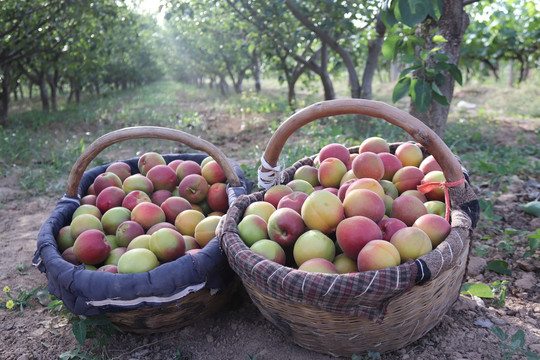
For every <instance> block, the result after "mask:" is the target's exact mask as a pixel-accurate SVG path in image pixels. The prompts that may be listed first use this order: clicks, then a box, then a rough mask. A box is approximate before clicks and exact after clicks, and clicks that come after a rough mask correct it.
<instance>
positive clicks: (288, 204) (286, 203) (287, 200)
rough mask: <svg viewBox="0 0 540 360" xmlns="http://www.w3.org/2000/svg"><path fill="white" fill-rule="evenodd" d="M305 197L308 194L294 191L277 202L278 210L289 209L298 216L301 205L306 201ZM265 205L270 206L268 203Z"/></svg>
mask: <svg viewBox="0 0 540 360" xmlns="http://www.w3.org/2000/svg"><path fill="white" fill-rule="evenodd" d="M307 197H308V194H306V193H304V192H300V191H294V192H292V193H290V194H289V195H285V196H284V197H282V198H281V200H279V203H278V209H282V208H289V209H293V210H294V211H296V212H297V213H298V214H300V213H301V211H302V205H304V201H306V199H307ZM265 203H266V202H265ZM266 204H269V205H272V204H270V203H266Z"/></svg>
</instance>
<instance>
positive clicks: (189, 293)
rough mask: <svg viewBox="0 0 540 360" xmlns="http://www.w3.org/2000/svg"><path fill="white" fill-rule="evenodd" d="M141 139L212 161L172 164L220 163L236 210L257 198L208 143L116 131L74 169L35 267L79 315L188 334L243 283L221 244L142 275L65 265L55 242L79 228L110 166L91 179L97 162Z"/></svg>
mask: <svg viewBox="0 0 540 360" xmlns="http://www.w3.org/2000/svg"><path fill="white" fill-rule="evenodd" d="M139 138H157V139H166V140H173V141H178V142H180V143H183V144H185V145H187V146H189V147H191V148H192V149H195V150H200V151H203V152H204V153H205V154H202V153H200V154H177V155H164V158H165V159H166V161H167V162H170V161H172V160H175V159H182V160H194V161H196V162H198V163H201V161H202V160H203V159H204V158H205V157H207V156H208V155H210V156H212V157H213V158H214V160H216V161H217V162H218V163H219V164H220V165H221V167H222V168H223V171H224V172H225V175H226V177H227V180H228V196H229V204H232V202H234V200H235V199H236V198H237V197H238V196H239V195H240V194H246V193H249V192H250V189H251V184H252V183H251V182H249V181H247V180H246V179H245V177H244V174H243V172H242V170H241V168H240V167H239V166H238V165H237V164H235V163H234V162H232V161H230V160H228V159H227V158H226V157H225V155H224V154H223V153H222V152H221V151H220V150H219V149H218V148H216V147H215V146H214V145H212V144H210V143H209V142H207V141H205V140H202V139H200V138H197V137H195V136H193V135H190V134H186V133H184V132H182V131H179V130H174V129H168V128H162V127H153V126H140V127H132V128H124V129H120V130H117V131H113V132H111V133H108V134H106V135H104V136H102V137H100V138H98V139H97V140H96V141H94V142H93V143H92V144H91V145H90V146H88V147H87V148H86V149H85V151H84V153H83V154H82V155H81V156H80V157H79V159H78V160H77V161H76V162H75V164H74V165H73V168H72V170H71V172H70V175H69V178H68V182H67V189H66V194H65V195H64V197H63V198H62V199H61V200H60V201H59V203H58V204H57V206H56V208H55V210H54V211H53V214H52V215H51V217H50V218H49V219H48V220H47V221H46V222H45V223H44V224H43V225H42V227H41V229H40V232H39V235H38V242H37V251H36V254H35V258H34V263H35V264H36V265H37V266H38V268H39V269H40V270H41V271H42V272H45V274H46V276H47V279H48V287H49V291H50V292H51V293H52V294H53V295H55V296H56V297H57V298H59V299H61V300H63V301H64V304H65V305H66V307H67V308H68V309H69V310H70V311H71V312H73V313H74V314H76V315H84V316H93V315H99V314H105V315H106V316H107V317H108V318H109V319H110V320H111V321H112V322H113V323H115V324H116V325H117V326H118V327H120V328H121V329H122V330H124V331H128V332H135V333H147V332H163V331H169V330H173V329H178V328H181V327H184V326H187V325H189V324H192V323H194V322H196V321H198V320H201V319H203V318H205V317H207V316H209V315H211V314H213V313H215V312H217V311H219V310H220V309H222V308H223V306H224V305H225V304H226V303H227V302H228V301H229V300H230V299H231V297H232V296H233V294H234V293H235V290H236V289H237V287H238V285H239V281H238V279H237V277H236V276H235V274H234V272H232V270H231V269H230V267H229V266H228V264H227V260H226V258H225V256H224V254H223V253H222V251H221V249H220V248H219V243H218V240H217V238H214V239H212V240H211V241H210V242H209V243H208V244H207V245H206V246H205V247H204V248H203V249H202V250H201V251H200V252H198V253H197V254H190V255H185V256H182V257H181V258H179V259H177V260H175V261H172V262H168V263H164V264H162V265H160V266H158V267H157V268H155V269H153V270H151V271H148V272H145V273H140V274H111V273H106V272H96V271H90V270H85V269H84V266H82V265H81V266H75V265H73V264H70V263H68V262H66V261H64V260H63V259H62V257H61V255H60V253H59V252H58V247H57V245H56V240H55V236H56V234H57V233H58V231H59V229H60V228H61V227H62V226H65V225H68V224H69V222H70V221H71V217H72V214H73V212H74V211H75V209H76V208H77V207H78V206H79V201H80V198H81V197H82V196H84V195H85V194H86V192H87V189H88V186H89V185H90V184H91V183H92V182H93V180H94V179H95V178H96V176H97V175H99V174H100V173H102V172H104V171H105V169H106V168H107V166H108V165H103V166H99V167H96V168H93V169H91V170H88V171H85V169H86V168H87V166H88V165H89V164H90V162H91V161H92V160H93V159H94V158H95V157H96V156H97V155H98V154H99V153H100V152H101V151H102V150H104V149H105V148H107V147H108V146H110V145H112V144H114V143H118V142H121V141H125V140H131V139H139ZM206 154H208V155H206ZM124 162H126V163H128V164H129V165H130V166H131V169H132V173H137V172H138V168H137V162H138V159H137V158H134V159H130V160H124ZM83 172H84V174H83Z"/></svg>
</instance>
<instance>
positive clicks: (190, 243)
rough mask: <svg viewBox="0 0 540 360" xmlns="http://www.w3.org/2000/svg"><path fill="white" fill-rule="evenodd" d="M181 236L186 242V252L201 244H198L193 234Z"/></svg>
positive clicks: (198, 247)
mask: <svg viewBox="0 0 540 360" xmlns="http://www.w3.org/2000/svg"><path fill="white" fill-rule="evenodd" d="M182 237H183V238H184V242H185V243H186V252H188V251H189V250H192V249H200V248H201V246H200V245H199V243H198V242H197V240H195V238H194V237H193V236H189V235H182Z"/></svg>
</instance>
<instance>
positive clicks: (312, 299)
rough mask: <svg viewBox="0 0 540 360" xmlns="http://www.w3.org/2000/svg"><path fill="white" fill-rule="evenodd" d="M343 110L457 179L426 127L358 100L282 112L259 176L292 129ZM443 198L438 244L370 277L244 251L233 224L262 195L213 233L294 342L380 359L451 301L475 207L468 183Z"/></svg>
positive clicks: (239, 204) (451, 159) (246, 199)
mask: <svg viewBox="0 0 540 360" xmlns="http://www.w3.org/2000/svg"><path fill="white" fill-rule="evenodd" d="M342 114H361V115H368V116H372V117H377V118H381V119H384V120H386V121H388V122H390V123H392V124H394V125H396V126H398V127H400V128H402V129H404V130H405V131H406V132H408V133H409V134H410V135H411V136H412V137H413V138H414V139H415V140H416V141H418V143H420V144H421V145H422V146H423V147H424V150H425V151H426V155H427V154H433V156H434V157H435V159H436V160H437V161H438V163H439V164H440V165H441V167H442V169H443V172H444V174H445V177H446V179H447V181H451V182H454V181H458V180H460V179H461V178H463V176H464V173H463V169H462V167H461V165H460V163H459V161H458V159H457V158H456V157H455V156H454V155H453V154H452V153H451V151H450V150H449V149H448V147H447V146H446V145H445V144H444V142H443V141H442V140H441V139H440V138H439V137H438V136H437V135H436V134H435V133H434V132H433V131H431V130H430V129H429V128H428V127H427V126H426V125H424V124H423V123H422V122H420V121H419V120H418V119H416V118H414V117H412V116H411V115H409V114H407V113H405V112H403V111H400V110H398V109H396V108H394V107H392V106H389V105H386V104H383V103H380V102H376V101H368V100H358V99H344V100H331V101H324V102H320V103H317V104H314V105H311V106H309V107H307V108H305V109H303V110H301V111H299V112H297V113H296V114H294V115H293V116H291V117H290V118H289V119H287V120H286V121H285V122H283V123H282V124H281V126H280V127H279V128H278V129H277V130H276V132H275V133H274V135H273V136H272V137H271V139H270V141H269V142H268V144H267V147H266V150H265V152H264V155H263V158H264V160H265V161H266V163H268V165H269V166H268V167H267V169H262V170H260V171H263V172H264V171H269V170H268V168H272V167H275V166H276V164H277V162H278V158H279V154H280V152H281V150H282V148H283V146H284V144H285V142H286V140H287V139H288V138H289V136H290V135H291V134H292V133H293V132H294V131H296V130H297V129H299V128H300V127H302V126H303V125H305V124H307V123H309V122H311V121H314V120H317V119H320V118H323V117H327V116H335V115H342ZM392 148H393V149H395V145H394V146H392ZM357 149H358V148H352V149H350V151H355V150H356V151H358V150H357ZM314 157H315V156H313V157H311V158H305V159H302V160H300V161H298V162H297V163H295V164H294V165H293V166H292V167H290V168H288V169H286V170H284V171H283V172H281V173H277V174H276V177H275V183H287V182H289V181H290V180H292V179H293V176H294V172H295V170H296V169H297V168H299V167H300V166H302V165H306V164H307V165H311V164H313V158H314ZM263 163H264V162H263ZM449 193H450V202H451V225H452V230H451V233H450V234H449V235H448V237H447V238H446V240H445V241H443V242H442V243H441V244H440V245H439V246H438V247H437V248H436V249H434V250H433V251H431V252H430V253H428V254H426V255H424V256H422V257H421V258H419V259H417V260H416V261H412V260H409V261H408V262H407V263H404V264H402V265H400V266H397V267H392V268H387V269H383V270H379V271H367V272H358V273H353V274H345V275H330V274H321V273H307V272H304V271H300V270H296V269H293V268H290V267H287V266H281V265H279V264H277V263H275V262H272V261H269V260H266V259H265V258H263V257H261V256H259V255H258V254H255V253H253V252H252V251H250V250H249V248H248V247H247V246H246V245H245V244H244V243H243V241H242V239H241V238H240V236H239V235H238V229H237V224H238V223H239V222H240V221H241V219H242V216H243V213H244V210H245V209H246V208H247V206H248V205H249V204H250V203H252V202H255V201H262V200H263V197H264V191H261V192H257V193H253V194H251V195H245V196H241V197H239V199H238V200H237V201H236V202H235V204H234V205H233V206H232V207H231V208H230V209H229V212H228V213H227V215H226V219H225V221H224V222H223V224H222V227H221V228H220V229H219V231H218V237H219V239H220V243H221V246H222V248H223V250H224V251H225V253H226V255H227V259H228V261H229V264H230V265H231V267H232V269H233V270H234V271H235V272H236V273H237V274H238V275H239V277H240V279H241V280H242V282H243V284H244V287H245V288H246V290H247V292H248V294H249V295H250V297H251V299H252V300H253V302H254V304H255V305H256V306H257V307H258V309H259V310H260V312H261V313H262V314H263V315H264V317H265V318H266V319H268V320H269V321H270V322H271V323H273V324H274V325H275V326H276V327H277V328H279V329H280V330H281V331H283V332H284V333H285V334H287V336H288V337H290V338H291V339H292V340H293V341H294V342H295V343H297V344H298V345H300V346H302V347H305V348H307V349H311V350H314V351H317V352H321V353H326V354H330V355H335V356H351V355H353V354H361V353H366V352H367V351H376V352H379V353H385V352H389V351H393V350H396V349H400V348H402V347H404V346H406V345H408V344H410V343H412V342H413V341H415V340H417V339H419V338H421V337H422V336H423V335H425V334H426V333H427V332H428V331H429V330H430V329H432V328H433V327H434V326H435V325H437V323H438V322H439V321H440V320H441V319H442V315H443V314H445V313H446V312H447V311H448V310H449V308H450V307H451V305H452V304H453V303H454V301H455V300H456V299H457V297H458V296H459V291H460V287H461V284H462V282H463V279H464V276H465V270H466V264H467V260H468V254H469V245H470V235H471V231H472V229H473V227H474V224H475V222H476V221H477V218H478V216H477V215H478V202H477V200H476V197H475V195H474V192H473V191H472V190H471V188H470V186H469V185H468V183H462V184H461V185H459V186H457V187H453V188H450V189H449Z"/></svg>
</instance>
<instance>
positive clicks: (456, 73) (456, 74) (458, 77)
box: [448, 64, 463, 85]
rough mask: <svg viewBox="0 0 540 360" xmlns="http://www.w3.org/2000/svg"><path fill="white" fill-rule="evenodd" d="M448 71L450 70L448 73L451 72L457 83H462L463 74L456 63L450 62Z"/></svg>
mask: <svg viewBox="0 0 540 360" xmlns="http://www.w3.org/2000/svg"><path fill="white" fill-rule="evenodd" d="M448 71H449V72H450V74H452V76H453V77H454V79H455V80H456V81H457V83H458V84H459V85H463V75H462V74H461V70H459V68H458V67H457V66H456V65H454V64H450V68H449V69H448Z"/></svg>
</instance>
